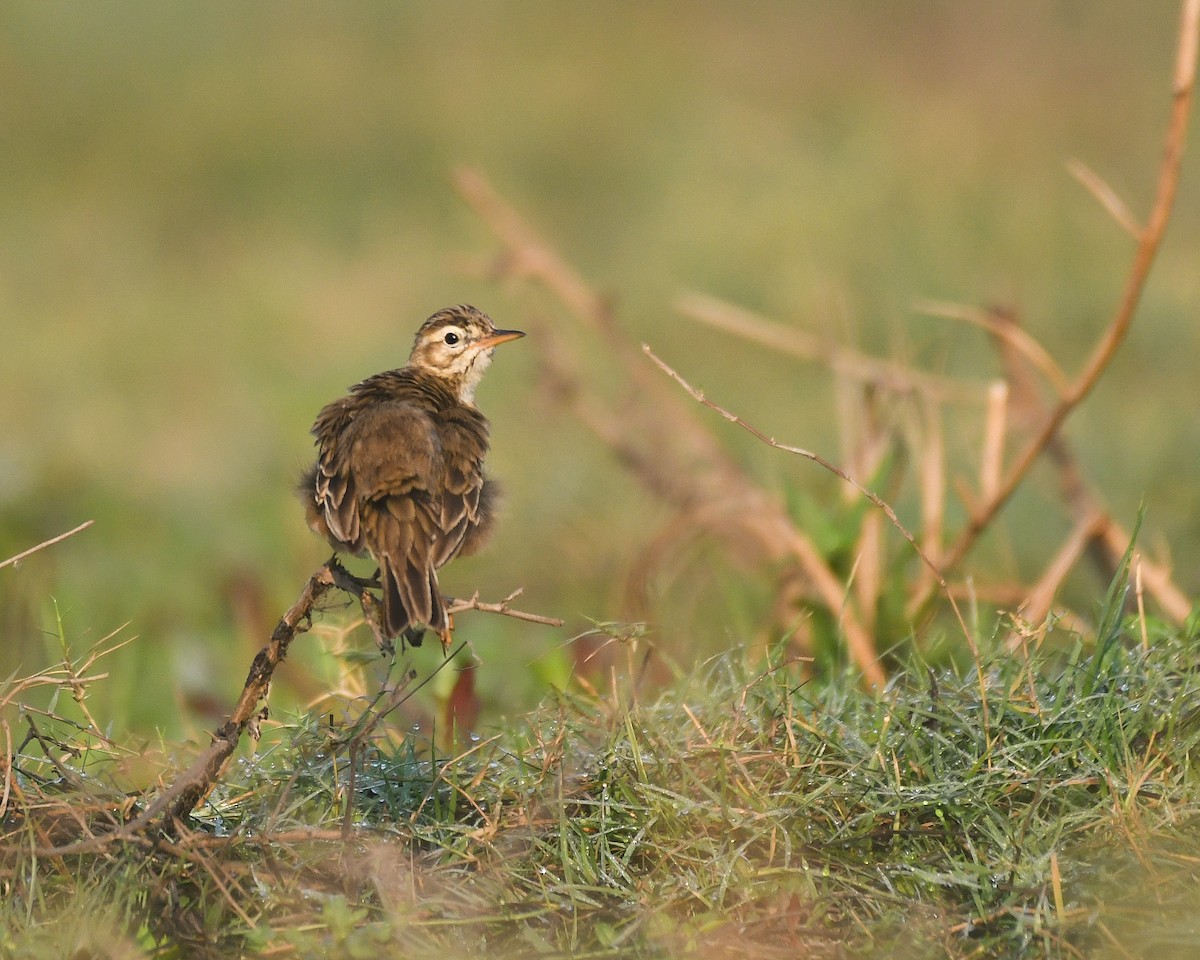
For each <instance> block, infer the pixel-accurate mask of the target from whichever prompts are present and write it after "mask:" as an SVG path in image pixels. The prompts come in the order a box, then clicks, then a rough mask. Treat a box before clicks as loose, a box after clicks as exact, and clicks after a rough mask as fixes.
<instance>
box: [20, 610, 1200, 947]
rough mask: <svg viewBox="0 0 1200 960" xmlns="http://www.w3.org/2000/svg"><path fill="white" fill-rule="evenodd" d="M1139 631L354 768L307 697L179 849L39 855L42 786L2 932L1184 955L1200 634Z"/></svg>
mask: <svg viewBox="0 0 1200 960" xmlns="http://www.w3.org/2000/svg"><path fill="white" fill-rule="evenodd" d="M1120 600H1121V595H1120V594H1119V593H1118V594H1117V596H1116V598H1115V601H1114V602H1115V603H1119V602H1120ZM1112 609H1117V607H1116V606H1114V607H1113V608H1112ZM1143 626H1145V629H1146V631H1147V637H1148V639H1149V641H1150V643H1149V646H1148V648H1145V649H1144V648H1143V646H1142V643H1141V637H1142V628H1143ZM1113 636H1114V643H1112V644H1111V645H1110V646H1109V647H1108V648H1107V649H1105V650H1103V651H1101V652H1096V651H1093V650H1090V649H1088V648H1087V647H1086V645H1084V644H1083V643H1082V642H1079V643H1077V644H1076V645H1075V646H1074V647H1073V648H1072V649H1071V650H1069V651H1068V652H1067V653H1065V654H1064V655H1062V656H1061V657H1056V658H1053V659H1050V660H1047V659H1046V658H1044V657H1042V656H1039V655H1038V654H1036V653H1032V654H1031V653H1030V652H1029V651H1027V650H1017V651H1014V652H1002V651H1000V650H997V651H996V652H995V653H993V654H992V655H991V656H990V657H989V658H988V659H987V661H986V662H985V663H983V664H982V665H981V671H980V672H976V671H975V670H973V669H972V670H967V671H965V672H963V673H956V672H954V671H947V670H935V669H933V668H929V667H927V666H925V665H923V664H921V663H919V662H912V663H910V664H909V666H908V668H907V670H906V671H905V672H904V673H903V674H901V675H900V676H898V677H897V678H896V680H895V681H894V682H893V684H892V685H891V686H890V688H889V689H888V690H887V691H886V692H885V694H884V695H883V696H881V697H874V696H870V695H867V694H865V693H864V692H862V690H861V689H860V688H859V686H858V684H857V683H856V681H855V678H853V677H852V676H850V675H849V674H847V675H844V676H841V677H833V678H830V679H828V680H827V681H823V682H816V681H812V680H808V679H806V678H805V676H804V667H803V665H802V664H798V663H794V662H786V661H782V660H775V659H773V657H768V658H767V659H766V660H761V659H758V658H749V657H745V656H741V655H737V654H729V655H726V656H723V657H721V658H719V659H717V660H714V661H712V662H710V663H708V664H706V665H705V666H704V667H703V668H702V669H699V670H696V671H693V672H689V673H688V674H686V675H684V676H681V677H680V678H679V680H678V681H677V683H676V684H675V685H673V687H672V688H671V689H670V690H669V691H668V692H666V693H664V694H661V695H655V696H654V697H652V698H648V699H646V700H641V699H638V698H636V697H633V696H632V695H631V694H630V693H629V692H628V691H625V692H623V693H615V694H612V695H610V696H606V697H601V698H598V699H597V698H587V697H582V696H578V695H565V694H564V695H562V696H560V697H558V698H555V699H554V700H553V701H551V702H548V703H546V704H544V705H543V706H542V707H541V708H539V709H538V710H537V711H535V712H534V713H532V714H529V715H527V716H524V717H520V718H514V719H513V720H511V721H507V722H505V724H504V725H503V727H502V729H500V730H499V731H498V732H497V733H495V734H494V736H492V737H490V738H488V739H485V740H482V741H478V742H475V743H473V744H470V745H468V747H469V748H468V749H466V750H465V751H463V752H461V753H458V754H456V755H453V756H447V755H444V754H441V753H439V752H438V751H437V750H436V749H435V748H433V747H430V746H429V745H428V744H425V745H424V746H422V745H421V741H420V740H419V739H416V738H413V737H407V738H406V737H403V736H398V737H395V738H388V737H383V738H382V739H376V740H375V741H373V742H372V743H371V744H369V745H368V746H367V747H366V748H365V749H363V750H362V751H361V752H360V753H359V755H358V757H357V759H356V761H355V762H354V763H353V764H352V762H351V758H350V756H349V754H348V751H347V737H348V734H349V732H350V731H349V729H348V728H347V727H345V726H343V725H338V726H331V725H330V722H329V720H328V719H325V718H311V719H305V718H298V719H296V720H294V721H291V722H288V723H286V724H284V725H283V726H281V727H279V728H278V729H275V730H271V731H268V736H267V737H266V738H265V739H264V744H263V746H262V748H261V749H260V752H259V753H258V755H257V756H255V757H244V758H243V759H242V760H241V761H239V762H238V764H237V765H236V766H235V768H234V769H233V770H232V771H230V773H229V774H228V775H227V776H226V778H225V779H224V780H223V781H222V783H221V784H220V785H219V787H218V789H217V791H216V792H215V793H214V794H213V795H212V796H211V797H210V799H209V802H208V803H207V804H206V805H205V806H203V807H201V808H200V811H199V817H198V820H197V822H195V823H194V824H193V825H192V827H191V828H190V829H189V831H188V832H186V833H185V834H184V835H183V836H182V837H181V838H179V839H178V840H176V841H175V842H173V843H166V844H160V845H149V846H148V845H147V844H144V843H133V844H130V845H129V846H127V847H117V848H114V849H112V850H111V851H110V852H108V853H107V854H106V855H104V856H96V855H86V856H82V857H72V858H67V859H66V860H65V861H61V860H56V859H54V858H50V857H46V858H41V859H39V858H31V857H30V855H29V849H30V847H31V846H33V845H36V842H37V829H36V828H35V827H34V826H32V825H31V824H33V823H35V822H36V821H32V820H31V821H29V822H28V823H27V824H26V825H24V826H22V819H21V817H19V816H16V814H17V813H18V812H19V811H20V806H19V805H17V804H15V803H14V805H13V806H12V807H11V808H10V809H11V812H10V818H9V820H8V822H7V830H8V835H7V837H6V838H5V841H4V844H3V851H4V858H3V877H4V879H3V882H4V884H5V888H6V889H5V893H6V896H5V897H4V901H3V905H2V906H0V921H2V922H0V929H3V930H4V931H5V934H4V937H5V940H4V941H3V942H2V944H0V946H2V947H3V950H4V951H6V952H7V954H9V955H13V956H22V957H39V956H50V955H61V954H60V953H58V952H57V951H59V950H60V949H61V948H62V946H63V945H64V944H65V945H67V946H68V947H70V946H71V945H72V944H74V945H75V948H76V950H77V951H79V950H83V951H85V952H86V951H90V952H89V953H87V955H109V956H131V957H133V956H178V955H185V954H186V955H201V956H203V955H230V954H231V953H235V952H237V951H239V950H245V951H246V952H247V953H249V954H250V955H254V956H276V955H280V954H282V955H296V956H318V955H320V956H335V957H357V956H368V955H370V956H404V957H408V956H413V957H421V956H434V955H442V956H445V955H452V956H472V955H477V954H478V955H483V954H486V955H488V956H493V957H510V956H512V957H516V956H530V955H544V956H612V957H677V956H698V957H710V956H727V955H738V956H747V957H784V956H797V955H803V956H816V957H844V956H877V957H881V958H882V957H913V958H918V957H943V956H949V957H1005V958H1008V957H1013V958H1016V957H1078V956H1087V957H1094V958H1103V957H1114V958H1116V957H1126V956H1129V955H1135V956H1139V955H1144V956H1156V957H1161V956H1166V957H1173V956H1179V957H1183V956H1187V955H1188V951H1189V950H1190V949H1192V947H1193V946H1194V943H1195V938H1196V936H1197V934H1198V931H1197V930H1196V929H1195V922H1194V919H1193V910H1192V904H1193V903H1194V898H1195V896H1196V894H1197V892H1200V891H1198V890H1197V886H1196V882H1195V879H1194V866H1195V863H1196V862H1198V861H1197V857H1198V856H1200V819H1198V816H1200V777H1198V776H1197V772H1196V770H1195V769H1194V767H1193V760H1194V758H1195V757H1196V755H1197V753H1196V751H1197V748H1198V747H1200V670H1198V669H1197V668H1196V666H1195V664H1196V662H1197V654H1198V652H1200V630H1197V624H1195V623H1193V624H1192V625H1190V626H1189V628H1188V629H1187V630H1185V631H1183V632H1173V631H1168V630H1165V629H1164V628H1162V627H1160V626H1158V625H1156V624H1154V623H1149V624H1145V625H1143V624H1141V623H1139V622H1137V621H1128V622H1126V623H1125V624H1124V625H1120V624H1119V623H1118V625H1117V628H1116V632H1115V633H1114V635H1113ZM981 684H982V686H981ZM59 732H60V733H61V734H62V735H64V736H65V737H66V738H67V739H69V740H71V741H72V742H75V743H81V742H82V741H83V740H85V739H86V738H83V737H81V736H80V735H79V734H78V732H75V733H74V734H72V733H71V731H69V730H68V731H65V733H64V732H63V731H59ZM38 753H39V752H38V750H37V748H36V745H34V746H32V747H27V748H26V750H25V756H24V757H23V758H21V759H20V761H19V764H20V766H21V768H22V771H23V773H22V775H21V776H20V777H19V778H18V783H19V784H20V785H21V789H22V790H23V791H25V793H24V796H25V798H26V799H27V800H29V799H30V798H32V796H34V795H35V794H39V795H41V796H42V798H43V803H48V802H49V801H50V800H52V799H55V795H56V794H57V795H58V798H59V799H61V798H63V797H64V796H68V795H69V792H70V791H69V789H68V788H67V787H66V785H64V784H63V783H61V781H60V782H59V783H58V784H57V785H55V783H54V782H53V777H52V778H51V781H50V782H42V783H41V784H40V785H38V783H37V782H36V781H35V779H34V777H35V774H37V773H38V772H39V771H40V773H42V774H47V775H51V774H52V772H51V771H50V768H49V766H48V764H47V763H46V762H45V761H44V760H39V759H37V757H38ZM62 762H63V763H64V764H65V766H66V767H69V768H72V769H77V770H81V771H83V772H84V773H85V774H86V768H87V767H88V766H89V765H93V766H95V767H96V768H97V774H96V778H95V779H93V780H92V781H91V784H92V785H91V786H90V787H85V786H82V785H81V786H80V787H78V788H77V789H79V790H80V791H81V793H79V794H78V795H76V796H75V798H74V801H73V805H74V806H75V808H76V809H87V804H85V803H84V802H83V800H84V798H85V797H86V798H89V799H90V801H91V802H92V803H93V804H95V803H96V802H97V801H96V798H97V796H98V794H99V788H98V787H97V786H96V785H97V784H99V783H103V782H104V781H105V780H106V779H110V778H111V771H110V770H109V769H108V767H107V764H106V761H105V758H104V756H103V751H100V752H99V753H97V754H96V755H95V756H94V757H93V756H90V755H88V756H83V757H80V758H78V759H76V760H64V761H62ZM351 766H353V769H354V776H353V778H352V777H351V774H350V770H351ZM351 784H352V785H353V794H352V795H351V794H350V789H351ZM348 802H350V803H351V806H352V809H351V813H350V820H349V821H347V819H346V816H347V803H348ZM347 823H350V824H351V825H352V828H353V829H352V830H351V832H350V833H349V834H348V835H347V836H346V837H345V838H343V837H342V835H341V831H342V829H343V827H344V826H345V825H347ZM81 917H86V918H87V920H86V922H81ZM56 919H65V920H67V921H68V923H67V926H66V927H61V928H60V927H54V928H51V927H49V926H48V924H49V923H50V922H51V921H52V920H56ZM50 929H54V930H56V931H58V932H56V933H54V934H50V933H49V932H48V931H49V930H50ZM105 951H108V952H107V953H106V952H105ZM189 951H194V952H189ZM76 955H78V953H77V954H76Z"/></svg>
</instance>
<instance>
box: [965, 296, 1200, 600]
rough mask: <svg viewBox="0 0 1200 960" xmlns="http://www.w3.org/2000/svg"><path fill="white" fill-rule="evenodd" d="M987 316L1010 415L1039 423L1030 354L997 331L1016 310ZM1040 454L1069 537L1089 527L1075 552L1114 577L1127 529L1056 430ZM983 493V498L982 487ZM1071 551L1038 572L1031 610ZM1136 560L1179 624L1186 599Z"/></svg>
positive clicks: (1163, 573)
mask: <svg viewBox="0 0 1200 960" xmlns="http://www.w3.org/2000/svg"><path fill="white" fill-rule="evenodd" d="M990 314H991V321H990V323H989V328H990V329H992V330H993V331H994V332H996V334H997V336H996V341H995V342H996V347H997V350H998V351H999V353H1000V359H1001V362H1002V364H1003V366H1004V372H1005V377H1006V382H1007V384H1008V386H1009V389H1010V392H1011V398H1012V402H1011V406H1012V407H1013V409H1014V410H1015V411H1017V415H1016V417H1015V419H1016V420H1017V421H1018V422H1019V423H1021V424H1022V425H1025V426H1028V425H1031V424H1035V423H1040V422H1042V421H1043V420H1044V418H1045V416H1046V407H1045V404H1044V402H1043V400H1042V395H1041V393H1040V392H1039V391H1038V388H1037V384H1036V383H1035V382H1034V379H1033V377H1032V375H1031V371H1030V369H1029V364H1030V362H1031V358H1030V357H1029V355H1028V354H1026V353H1024V352H1023V351H1019V350H1018V349H1016V348H1015V343H1016V340H1015V339H1014V338H1013V337H1010V336H1004V335H1003V334H1002V333H1001V331H1004V330H1008V329H1012V328H1015V327H1017V326H1019V319H1018V318H1017V316H1016V314H1014V313H1012V312H1011V311H1007V310H1000V309H993V310H992V311H990ZM1046 455H1047V457H1048V458H1049V460H1050V463H1051V464H1052V465H1053V466H1054V469H1055V471H1056V473H1057V475H1058V481H1059V490H1060V492H1061V495H1062V498H1063V501H1064V503H1065V504H1066V506H1067V512H1068V513H1069V514H1070V515H1071V518H1072V521H1073V523H1074V532H1073V534H1072V539H1073V538H1074V537H1075V536H1076V535H1077V534H1078V532H1079V531H1081V530H1086V531H1089V536H1088V537H1087V538H1086V539H1085V540H1084V541H1083V543H1082V547H1083V550H1082V551H1081V552H1086V553H1087V554H1088V555H1089V556H1090V557H1091V559H1092V561H1093V563H1094V564H1095V566H1096V567H1097V568H1098V569H1099V571H1100V576H1101V577H1102V578H1103V579H1104V580H1111V579H1112V578H1113V577H1114V576H1115V575H1116V573H1117V570H1118V569H1119V567H1120V563H1121V557H1122V555H1123V554H1124V553H1125V549H1126V547H1128V545H1129V539H1130V535H1129V533H1128V532H1127V531H1126V530H1125V529H1124V528H1123V527H1122V526H1120V524H1118V523H1117V522H1116V521H1115V520H1113V519H1112V517H1111V516H1109V513H1108V508H1107V506H1106V505H1105V503H1104V501H1103V498H1102V497H1101V496H1100V495H1099V494H1098V493H1097V492H1096V491H1095V490H1094V489H1093V488H1092V487H1091V486H1090V485H1089V484H1088V483H1087V480H1086V479H1085V477H1084V473H1083V468H1082V466H1081V465H1080V463H1079V458H1078V457H1077V456H1076V454H1075V452H1074V450H1073V449H1072V447H1071V444H1070V443H1069V442H1068V441H1067V438H1066V437H1065V436H1063V435H1062V434H1057V435H1055V436H1054V437H1052V438H1051V439H1050V441H1049V442H1048V443H1047V445H1046ZM983 494H984V496H985V497H986V496H987V490H986V488H985V489H984V490H983ZM1071 549H1072V543H1071V541H1068V543H1066V544H1064V545H1063V549H1062V551H1060V553H1059V555H1058V557H1056V559H1055V561H1052V562H1051V564H1050V566H1049V567H1048V568H1047V573H1046V574H1045V575H1043V578H1042V580H1041V581H1039V587H1038V588H1036V589H1035V591H1034V596H1033V598H1032V600H1033V601H1034V602H1033V606H1032V607H1031V608H1030V609H1031V610H1037V609H1040V608H1041V606H1042V602H1043V600H1044V601H1045V604H1046V610H1047V611H1048V610H1049V605H1048V604H1049V599H1048V598H1045V595H1044V589H1043V588H1044V586H1045V584H1046V583H1047V582H1048V580H1047V577H1050V578H1051V579H1053V576H1054V571H1055V569H1056V565H1057V563H1058V562H1059V561H1060V560H1061V558H1062V557H1063V556H1065V555H1067V553H1069V552H1070V550H1071ZM1138 561H1139V570H1142V571H1143V577H1144V583H1145V586H1146V588H1147V589H1148V590H1149V591H1150V593H1151V595H1152V596H1153V597H1154V598H1155V599H1156V600H1157V601H1158V603H1159V605H1160V606H1161V608H1162V609H1163V611H1164V612H1165V613H1166V614H1167V615H1168V616H1169V617H1170V618H1171V619H1172V620H1174V621H1175V622H1176V623H1182V622H1183V621H1184V620H1185V619H1186V618H1187V616H1188V615H1189V613H1190V612H1191V603H1190V602H1189V601H1188V599H1187V597H1186V596H1185V595H1184V593H1183V591H1182V590H1180V589H1179V587H1178V586H1176V585H1175V584H1174V582H1173V581H1172V579H1171V575H1170V573H1169V572H1168V571H1167V569H1166V568H1165V567H1164V566H1162V565H1160V564H1157V563H1155V562H1154V561H1152V560H1150V559H1149V558H1148V557H1146V556H1144V554H1143V553H1142V552H1141V551H1139V552H1138ZM1065 573H1066V571H1062V575H1061V576H1059V577H1058V580H1059V582H1061V579H1062V576H1065ZM1027 618H1028V619H1037V617H1035V616H1033V614H1032V613H1027Z"/></svg>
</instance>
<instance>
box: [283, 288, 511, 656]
mask: <svg viewBox="0 0 1200 960" xmlns="http://www.w3.org/2000/svg"><path fill="white" fill-rule="evenodd" d="M524 335H525V334H524V333H522V332H521V331H520V330H497V329H496V327H495V326H494V325H493V324H492V321H491V319H489V318H488V316H487V315H486V314H485V313H483V312H482V311H481V310H478V309H476V308H475V307H471V306H467V305H465V304H464V305H460V306H457V307H447V308H446V309H445V310H439V311H438V312H437V313H435V314H434V315H433V316H432V317H430V318H429V319H428V320H426V321H425V322H424V323H423V324H422V325H421V329H420V330H418V331H417V336H416V340H415V341H414V343H413V348H412V353H411V354H410V356H409V358H408V363H407V364H406V365H405V366H404V367H402V368H400V369H399V370H388V371H386V372H384V373H378V374H376V375H375V376H373V377H368V378H367V379H366V380H364V381H363V382H362V383H359V384H357V385H356V386H354V387H351V388H350V393H349V394H348V395H347V396H345V397H342V398H341V399H340V400H335V401H334V402H333V403H331V404H329V405H328V406H326V407H325V408H324V409H323V410H322V411H321V412H320V414H319V415H318V416H317V421H316V423H314V424H313V428H312V433H313V436H315V437H316V438H317V440H316V444H317V462H316V463H315V464H314V465H313V466H312V468H311V469H309V470H308V471H306V472H305V474H304V477H303V479H302V480H301V483H300V493H301V496H302V498H303V499H304V505H305V512H306V514H307V517H308V525H309V526H310V527H311V528H312V529H313V530H314V531H315V532H317V533H319V534H321V535H322V536H324V537H325V538H326V539H327V540H328V541H329V542H330V543H331V544H332V545H333V548H334V549H335V550H344V551H347V552H349V553H352V554H356V555H359V556H362V555H364V554H370V556H371V557H372V558H374V560H375V562H376V563H377V564H378V565H379V574H378V576H379V584H380V587H381V588H382V597H383V613H382V617H381V622H380V628H381V632H382V634H383V637H384V638H385V639H390V638H392V637H396V636H400V635H403V636H404V638H405V639H406V640H408V642H409V643H411V644H412V645H413V646H420V643H421V639H422V637H423V636H424V631H425V628H426V627H428V628H429V629H431V630H433V631H435V632H436V633H437V635H438V637H439V638H440V639H441V641H442V647H443V649H445V648H446V647H448V646H449V644H450V631H451V629H452V628H453V624H452V623H451V619H450V616H449V614H448V613H447V611H446V602H445V599H444V598H443V597H442V594H441V591H440V589H439V587H438V577H437V571H438V569H439V568H441V567H442V566H443V565H445V564H446V563H449V562H450V561H451V560H453V559H454V558H455V557H457V556H459V555H460V554H469V553H471V552H473V551H475V550H477V549H478V548H479V547H480V546H482V544H483V542H484V541H485V540H486V539H487V536H488V534H489V533H490V532H491V529H492V523H493V520H494V519H495V509H496V499H497V497H496V494H497V488H496V485H495V483H494V482H493V481H492V480H490V479H488V478H486V477H485V476H484V473H483V460H484V457H485V456H486V455H487V451H488V422H487V419H486V418H485V417H484V415H483V414H482V413H480V412H479V410H478V408H477V407H476V406H475V388H476V387H477V386H478V385H479V380H480V378H481V377H482V376H483V372H484V370H486V369H487V367H488V364H489V363H491V360H492V353H493V351H494V349H495V348H496V347H497V346H499V345H500V344H502V343H507V342H508V341H510V340H516V339H517V338H518V337H523V336H524Z"/></svg>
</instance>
